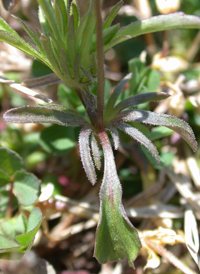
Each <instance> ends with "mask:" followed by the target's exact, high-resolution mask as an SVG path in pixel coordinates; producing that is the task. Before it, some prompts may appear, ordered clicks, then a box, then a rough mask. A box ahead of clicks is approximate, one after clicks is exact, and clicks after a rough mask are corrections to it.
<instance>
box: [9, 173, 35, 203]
mask: <svg viewBox="0 0 200 274" xmlns="http://www.w3.org/2000/svg"><path fill="white" fill-rule="evenodd" d="M14 180H15V181H14V191H15V195H16V197H17V199H18V201H19V203H20V204H22V205H24V206H28V205H31V204H33V203H34V202H36V201H37V199H38V198H39V195H40V184H39V180H38V179H37V178H36V177H35V176H34V175H33V174H31V173H27V172H25V171H17V172H16V173H15V174H14Z"/></svg>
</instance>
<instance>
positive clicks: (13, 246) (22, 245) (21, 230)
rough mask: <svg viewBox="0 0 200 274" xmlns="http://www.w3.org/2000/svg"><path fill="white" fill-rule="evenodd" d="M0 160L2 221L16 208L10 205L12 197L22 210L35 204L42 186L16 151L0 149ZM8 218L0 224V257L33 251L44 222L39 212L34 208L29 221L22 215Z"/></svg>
mask: <svg viewBox="0 0 200 274" xmlns="http://www.w3.org/2000/svg"><path fill="white" fill-rule="evenodd" d="M0 159H1V161H0V179H1V183H0V184H1V185H0V190H1V192H0V197H1V199H0V201H1V202H0V206H1V218H2V217H4V216H6V215H8V210H9V211H12V210H13V205H12V204H9V199H10V197H11V196H12V195H15V196H16V199H17V202H18V204H19V205H21V206H28V205H32V204H34V203H35V202H36V200H37V199H38V197H39V195H40V182H39V180H38V179H37V178H36V177H35V176H34V175H33V174H31V173H28V172H26V171H25V165H24V162H23V160H22V159H21V158H20V157H19V155H17V154H16V153H15V152H14V151H12V150H10V149H6V148H0ZM8 187H9V188H10V190H8ZM9 192H10V193H9ZM15 207H16V202H15ZM8 217H9V216H7V220H6V221H3V222H1V223H0V251H1V253H4V252H5V253H8V252H9V253H10V252H13V251H15V252H16V251H18V252H24V251H26V250H27V249H30V247H31V245H32V243H33V240H34V237H35V234H36V233H37V231H38V229H39V227H40V225H41V222H42V214H41V212H40V210H39V208H36V207H35V208H33V210H32V212H31V214H30V216H29V218H28V220H26V218H25V217H24V215H23V214H22V213H20V214H19V215H18V216H17V215H16V216H15V217H13V218H11V217H10V218H8Z"/></svg>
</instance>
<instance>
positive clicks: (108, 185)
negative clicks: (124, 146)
mask: <svg viewBox="0 0 200 274" xmlns="http://www.w3.org/2000/svg"><path fill="white" fill-rule="evenodd" d="M99 138H100V141H101V144H102V147H103V152H104V176H103V182H102V185H101V189H100V218H99V222H98V227H97V232H96V242H95V251H94V256H95V257H96V258H97V260H98V261H99V262H100V263H102V264H104V263H106V262H108V261H118V260H121V259H124V258H128V262H129V265H130V266H132V267H134V264H133V261H134V260H135V259H136V257H137V256H138V253H139V250H140V248H141V243H140V240H139V237H138V234H137V231H136V229H135V228H134V226H133V225H132V224H131V222H130V221H129V219H128V217H127V215H126V213H125V210H124V207H123V205H122V189H121V185H120V181H119V178H118V176H117V171H116V166H115V161H114V156H113V151H112V147H111V145H110V142H109V139H108V136H107V134H106V132H100V133H99Z"/></svg>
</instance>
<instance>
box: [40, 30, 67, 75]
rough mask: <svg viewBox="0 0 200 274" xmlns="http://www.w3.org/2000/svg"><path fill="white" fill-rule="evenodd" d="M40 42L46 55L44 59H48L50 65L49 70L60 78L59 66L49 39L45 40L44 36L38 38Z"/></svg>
mask: <svg viewBox="0 0 200 274" xmlns="http://www.w3.org/2000/svg"><path fill="white" fill-rule="evenodd" d="M40 42H41V44H42V47H43V50H44V52H45V54H46V57H47V58H48V60H49V62H50V64H51V67H50V68H51V69H52V70H53V71H54V72H55V73H56V74H57V76H58V77H60V78H62V73H61V69H60V65H59V60H57V58H56V56H55V54H54V51H53V48H52V47H53V46H52V44H51V42H50V39H49V38H46V37H45V36H44V35H41V36H40Z"/></svg>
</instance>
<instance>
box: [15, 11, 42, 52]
mask: <svg viewBox="0 0 200 274" xmlns="http://www.w3.org/2000/svg"><path fill="white" fill-rule="evenodd" d="M13 17H14V18H15V19H16V20H17V21H18V22H19V23H20V25H21V26H22V27H23V29H24V30H25V31H26V33H27V34H28V35H29V36H30V37H31V38H32V40H33V42H34V44H35V45H36V46H37V47H38V49H39V50H40V51H41V53H44V51H43V49H42V45H41V43H40V41H39V39H38V38H37V37H36V35H35V34H34V32H33V31H32V30H31V29H30V28H29V27H28V26H27V24H26V23H25V22H24V21H23V20H21V19H20V18H18V17H16V16H13Z"/></svg>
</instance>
